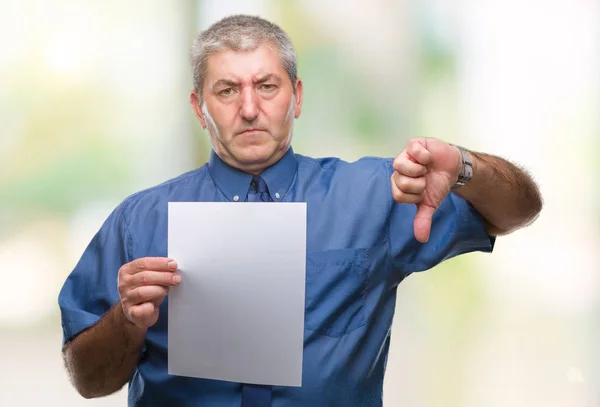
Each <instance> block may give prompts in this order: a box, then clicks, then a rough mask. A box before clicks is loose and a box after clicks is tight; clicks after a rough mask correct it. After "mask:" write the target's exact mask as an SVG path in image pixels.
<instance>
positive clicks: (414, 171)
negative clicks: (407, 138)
mask: <svg viewBox="0 0 600 407" xmlns="http://www.w3.org/2000/svg"><path fill="white" fill-rule="evenodd" d="M392 166H393V167H394V170H395V171H397V172H399V173H400V174H402V175H406V176H408V177H414V178H416V177H422V176H423V175H425V174H427V167H426V166H424V165H422V164H419V163H416V162H414V161H413V160H411V159H410V157H409V156H408V154H407V152H406V150H405V151H403V152H402V153H401V154H400V155H399V156H398V157H396V159H395V160H394V163H393V164H392Z"/></svg>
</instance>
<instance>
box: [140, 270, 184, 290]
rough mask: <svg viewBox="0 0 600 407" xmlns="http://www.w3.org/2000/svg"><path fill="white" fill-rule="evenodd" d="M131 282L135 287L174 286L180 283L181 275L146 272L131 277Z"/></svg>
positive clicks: (165, 272)
mask: <svg viewBox="0 0 600 407" xmlns="http://www.w3.org/2000/svg"><path fill="white" fill-rule="evenodd" d="M131 280H132V282H133V284H134V285H135V286H136V287H137V286H143V285H162V286H175V285H178V284H179V283H180V282H181V275H180V274H179V273H177V272H167V271H154V270H148V271H140V272H139V273H136V274H134V275H132V276H131Z"/></svg>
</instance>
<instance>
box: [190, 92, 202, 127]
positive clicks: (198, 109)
mask: <svg viewBox="0 0 600 407" xmlns="http://www.w3.org/2000/svg"><path fill="white" fill-rule="evenodd" d="M190 104H191V105H192V109H193V110H194V114H195V115H196V118H197V119H198V121H199V122H200V125H201V126H202V128H203V129H206V118H205V117H204V113H202V106H201V104H200V97H199V96H198V92H197V91H196V90H193V91H192V93H191V94H190Z"/></svg>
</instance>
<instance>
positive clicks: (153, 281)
mask: <svg viewBox="0 0 600 407" xmlns="http://www.w3.org/2000/svg"><path fill="white" fill-rule="evenodd" d="M176 271H177V262H176V261H175V260H173V259H169V258H165V257H143V258H140V259H137V260H134V261H132V262H130V263H127V264H125V265H123V266H122V267H121V268H120V269H119V277H118V289H119V296H120V297H121V306H122V307H123V313H124V314H125V317H126V318H127V319H128V320H129V321H131V322H132V323H133V324H134V325H136V326H137V327H140V328H149V327H151V326H152V325H154V324H155V323H156V321H158V310H159V306H160V304H161V303H162V302H163V301H164V299H165V297H166V296H167V294H168V293H169V287H172V286H176V285H179V283H180V281H181V276H180V275H179V274H178V273H177V272H176Z"/></svg>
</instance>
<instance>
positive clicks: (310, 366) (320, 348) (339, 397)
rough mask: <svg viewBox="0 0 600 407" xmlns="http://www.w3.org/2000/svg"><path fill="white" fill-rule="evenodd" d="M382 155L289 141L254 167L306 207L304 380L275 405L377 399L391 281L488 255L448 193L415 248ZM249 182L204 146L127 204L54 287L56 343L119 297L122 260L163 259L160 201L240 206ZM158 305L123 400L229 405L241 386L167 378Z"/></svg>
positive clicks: (480, 227) (472, 216) (488, 241)
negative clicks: (204, 157) (266, 164)
mask: <svg viewBox="0 0 600 407" xmlns="http://www.w3.org/2000/svg"><path fill="white" fill-rule="evenodd" d="M392 161H393V159H392V158H389V159H386V158H374V157H368V158H362V159H360V160H358V161H356V162H353V163H348V162H345V161H343V160H340V159H337V158H323V159H313V158H309V157H305V156H301V155H298V154H295V153H294V152H293V150H292V149H291V148H290V149H289V150H288V152H287V153H286V154H285V156H284V157H283V158H282V159H281V160H280V161H279V162H278V163H276V164H275V165H274V166H272V167H270V168H268V169H266V170H265V171H263V172H262V173H261V177H262V178H263V179H264V180H265V181H266V183H267V186H268V188H269V192H270V194H271V197H272V199H273V201H275V202H278V201H282V202H306V203H307V248H306V249H307V259H306V260H307V261H306V310H305V330H304V359H303V377H302V386H301V387H277V386H276V387H274V388H273V403H272V405H273V407H284V406H286V407H287V406H311V407H319V406H327V407H332V406H333V407H335V406H340V407H348V406H370V407H373V406H381V405H382V389H383V377H384V371H385V367H386V360H387V355H388V350H389V345H390V326H391V323H392V318H393V316H394V307H395V304H396V287H397V286H398V284H399V283H400V282H401V281H402V280H403V279H405V278H406V277H407V276H408V275H409V274H410V273H413V272H418V271H423V270H427V269H429V268H431V267H433V266H435V265H437V264H438V263H440V262H442V261H443V260H445V259H448V258H450V257H453V256H456V255H459V254H462V253H468V252H473V251H485V252H491V251H492V248H493V245H494V238H493V237H490V236H488V235H487V234H486V232H485V230H484V224H483V221H482V218H481V216H480V215H479V214H478V213H477V212H476V211H475V210H474V209H473V208H472V207H471V206H470V205H469V204H468V203H467V202H466V201H465V200H464V199H462V198H460V197H459V196H457V195H455V194H453V193H451V194H450V195H448V197H447V198H446V199H445V200H444V202H443V203H442V205H441V206H440V208H439V209H438V210H437V211H436V213H435V215H434V218H433V225H432V229H431V237H430V239H429V241H428V242H427V243H425V244H422V243H419V242H418V241H417V240H416V239H415V238H414V232H413V220H414V216H415V211H416V207H415V205H407V204H397V203H395V202H394V201H393V199H392V193H391V185H390V176H391V175H392V173H393V168H392ZM251 178H252V176H251V175H250V174H246V173H244V172H241V171H238V170H236V169H234V168H232V167H230V166H228V165H227V164H225V163H224V162H223V161H222V160H221V159H219V157H218V156H217V155H216V154H215V153H214V152H213V153H212V154H211V158H210V161H209V162H208V163H207V164H205V165H204V166H202V167H201V168H198V169H196V170H194V171H191V172H188V173H185V174H183V175H181V176H179V177H177V178H174V179H171V180H169V181H167V182H165V183H163V184H160V185H158V186H155V187H152V188H150V189H147V190H144V191H141V192H138V193H136V194H134V195H132V196H130V197H128V198H127V199H125V200H124V201H123V202H122V203H121V204H120V205H119V206H118V207H117V208H116V209H115V210H114V211H113V212H112V214H111V215H110V216H109V217H108V219H107V220H106V221H105V223H104V224H103V226H102V227H101V228H100V230H99V231H98V232H97V234H96V235H95V236H94V238H93V240H92V241H91V243H90V244H89V246H88V247H87V248H86V250H85V251H84V253H83V255H82V257H81V259H80V261H79V262H78V263H77V265H76V267H75V269H74V270H73V271H72V272H71V274H70V275H69V276H68V278H67V280H66V282H65V284H64V286H63V288H62V290H61V292H60V295H59V298H58V302H59V305H60V309H61V313H62V327H63V332H64V341H65V342H66V341H68V340H70V339H71V338H73V337H74V335H76V334H77V333H79V332H81V331H82V330H84V329H86V328H88V327H90V326H91V325H93V324H95V323H96V322H98V320H99V319H100V318H101V316H102V314H103V313H104V312H106V311H108V310H109V308H110V307H111V306H112V305H113V304H115V303H116V302H117V301H119V294H118V291H117V284H116V283H117V273H118V270H119V267H121V265H123V264H125V263H128V262H130V261H132V260H134V259H136V258H140V257H146V256H160V257H167V206H168V202H173V201H187V202H189V201H201V202H227V201H233V202H234V201H238V202H240V204H243V201H245V199H246V195H247V193H248V189H249V186H250V181H251ZM207 233H210V231H207ZM183 284H185V282H183ZM167 302H168V298H167V299H166V300H165V301H164V302H163V303H162V305H161V307H160V318H159V320H158V322H157V323H156V325H154V326H152V327H151V328H150V329H149V330H148V333H147V339H146V342H145V346H144V350H143V356H142V358H141V361H140V363H139V364H138V366H137V370H136V371H135V373H134V376H133V378H132V380H131V382H130V383H129V405H130V406H138V407H146V406H178V407H186V406H214V407H239V406H240V403H241V401H240V398H241V384H239V383H231V382H224V381H216V380H205V379H196V378H189V377H178V376H172V375H169V374H168V373H167V350H168V347H167V318H168V313H167V309H168V308H167V307H168V306H167Z"/></svg>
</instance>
